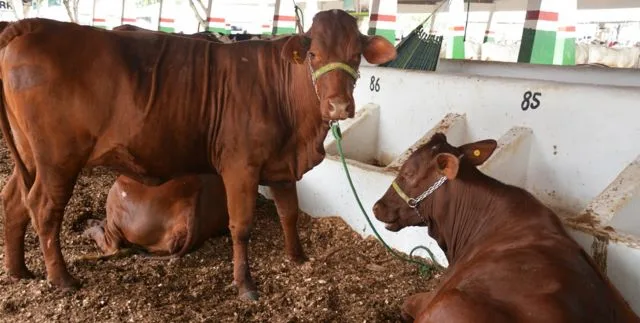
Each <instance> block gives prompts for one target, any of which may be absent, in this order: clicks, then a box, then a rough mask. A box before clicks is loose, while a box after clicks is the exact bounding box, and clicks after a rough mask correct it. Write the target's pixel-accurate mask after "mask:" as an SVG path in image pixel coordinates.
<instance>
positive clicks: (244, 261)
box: [221, 162, 258, 300]
mask: <svg viewBox="0 0 640 323" xmlns="http://www.w3.org/2000/svg"><path fill="white" fill-rule="evenodd" d="M234 166H236V167H229V168H226V169H225V171H223V172H222V174H221V175H222V180H223V182H224V186H225V189H226V192H227V207H228V210H229V230H230V231H231V239H232V241H233V283H234V284H235V285H236V286H238V295H239V296H240V298H242V299H248V300H257V299H258V291H257V288H256V285H255V283H254V282H253V279H252V278H251V273H250V269H249V267H250V266H249V258H248V253H247V244H248V242H249V236H250V232H251V227H252V226H253V213H254V209H255V206H256V198H257V196H258V176H257V174H258V172H257V171H252V170H251V169H247V168H246V167H241V165H240V163H239V162H236V163H235V165H234Z"/></svg>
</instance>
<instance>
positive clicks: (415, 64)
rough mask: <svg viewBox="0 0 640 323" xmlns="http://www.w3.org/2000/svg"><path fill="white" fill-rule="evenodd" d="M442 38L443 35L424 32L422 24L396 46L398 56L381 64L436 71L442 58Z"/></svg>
mask: <svg viewBox="0 0 640 323" xmlns="http://www.w3.org/2000/svg"><path fill="white" fill-rule="evenodd" d="M442 39H443V36H436V35H432V34H429V33H426V32H424V30H423V26H422V25H420V26H418V28H416V29H414V30H413V31H411V33H410V34H409V36H407V37H406V38H405V39H403V40H402V42H400V44H398V46H396V51H397V52H398V55H397V56H396V58H395V59H394V60H392V61H390V62H388V63H385V64H381V65H380V66H384V67H395V68H401V69H410V70H421V71H435V70H436V67H437V66H438V61H439V59H440V48H441V47H442Z"/></svg>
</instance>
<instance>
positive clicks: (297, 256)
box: [288, 251, 309, 265]
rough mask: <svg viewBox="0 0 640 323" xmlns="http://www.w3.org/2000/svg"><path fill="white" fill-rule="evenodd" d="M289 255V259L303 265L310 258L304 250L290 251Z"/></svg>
mask: <svg viewBox="0 0 640 323" xmlns="http://www.w3.org/2000/svg"><path fill="white" fill-rule="evenodd" d="M288 257H289V259H291V261H293V262H294V263H296V264H298V265H301V264H303V263H305V262H307V261H308V260H309V257H307V255H305V253H304V252H303V251H299V252H294V253H289V255H288Z"/></svg>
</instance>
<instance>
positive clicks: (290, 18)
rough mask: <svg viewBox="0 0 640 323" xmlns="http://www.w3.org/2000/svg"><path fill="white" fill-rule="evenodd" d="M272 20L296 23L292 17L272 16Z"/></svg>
mask: <svg viewBox="0 0 640 323" xmlns="http://www.w3.org/2000/svg"><path fill="white" fill-rule="evenodd" d="M273 20H277V21H296V17H294V16H281V15H274V16H273Z"/></svg>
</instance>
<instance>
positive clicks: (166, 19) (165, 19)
mask: <svg viewBox="0 0 640 323" xmlns="http://www.w3.org/2000/svg"><path fill="white" fill-rule="evenodd" d="M160 22H175V19H173V18H160Z"/></svg>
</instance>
